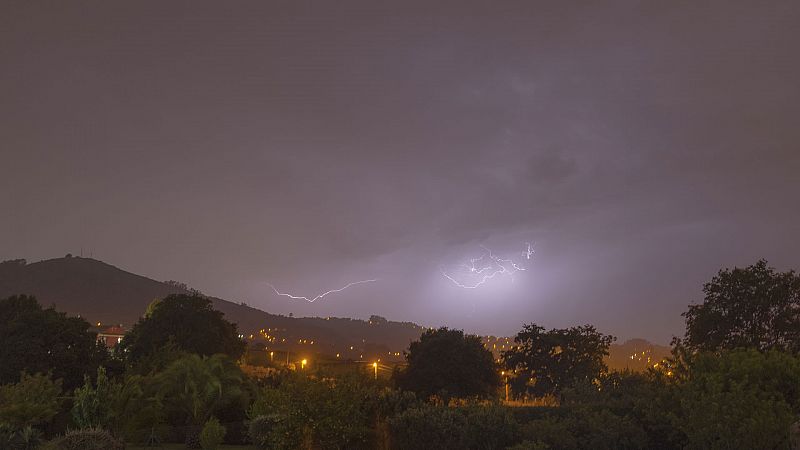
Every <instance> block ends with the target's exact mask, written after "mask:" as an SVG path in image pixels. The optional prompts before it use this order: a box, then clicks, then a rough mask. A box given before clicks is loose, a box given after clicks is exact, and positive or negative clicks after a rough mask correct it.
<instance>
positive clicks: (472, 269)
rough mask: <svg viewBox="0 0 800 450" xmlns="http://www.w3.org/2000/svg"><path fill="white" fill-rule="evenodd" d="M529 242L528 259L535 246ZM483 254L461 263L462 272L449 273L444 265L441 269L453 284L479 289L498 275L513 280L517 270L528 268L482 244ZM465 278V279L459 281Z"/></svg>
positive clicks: (521, 270) (526, 252)
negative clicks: (502, 256)
mask: <svg viewBox="0 0 800 450" xmlns="http://www.w3.org/2000/svg"><path fill="white" fill-rule="evenodd" d="M526 244H527V250H526V251H525V252H524V253H523V255H525V256H526V259H531V256H532V255H533V253H534V252H533V246H532V245H531V244H530V243H526ZM481 248H482V249H483V254H482V255H481V256H479V257H477V258H471V259H470V260H469V263H468V264H461V265H459V266H458V267H459V268H461V269H462V270H461V271H460V272H461V273H454V274H450V273H448V272H447V271H446V270H445V268H444V267H443V266H442V267H440V270H441V272H442V275H444V277H445V278H447V279H448V280H450V281H452V282H453V284H455V285H456V286H458V287H460V288H464V289H477V288H479V287H481V286H483V285H484V284H486V282H488V281H489V280H491V279H493V278H495V277H496V276H498V275H508V276H509V277H511V281H514V273H515V272H524V271H525V270H527V269H526V268H525V267H522V266H520V265H519V264H517V263H515V262H514V261H513V260H511V259H503V258H500V257H499V256H497V255H495V254H494V253H492V251H491V250H490V249H489V248H487V247H485V246H483V245H481ZM459 279H463V280H464V281H459Z"/></svg>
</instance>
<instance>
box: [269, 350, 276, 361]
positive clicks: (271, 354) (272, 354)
mask: <svg viewBox="0 0 800 450" xmlns="http://www.w3.org/2000/svg"><path fill="white" fill-rule="evenodd" d="M274 355H275V352H269V362H272V357H273V356H274Z"/></svg>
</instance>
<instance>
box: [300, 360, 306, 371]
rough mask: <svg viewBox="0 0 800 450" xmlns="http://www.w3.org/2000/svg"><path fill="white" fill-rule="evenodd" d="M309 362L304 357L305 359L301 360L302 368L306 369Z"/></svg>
mask: <svg viewBox="0 0 800 450" xmlns="http://www.w3.org/2000/svg"><path fill="white" fill-rule="evenodd" d="M307 362H308V361H306V360H305V359H304V360H302V361H300V369H302V370H305V369H306V363H307Z"/></svg>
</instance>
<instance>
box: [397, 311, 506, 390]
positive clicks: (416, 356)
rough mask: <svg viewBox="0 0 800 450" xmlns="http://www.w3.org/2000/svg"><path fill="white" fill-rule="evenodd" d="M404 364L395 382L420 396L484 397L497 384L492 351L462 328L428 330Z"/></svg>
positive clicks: (496, 369)
mask: <svg viewBox="0 0 800 450" xmlns="http://www.w3.org/2000/svg"><path fill="white" fill-rule="evenodd" d="M406 359H407V360H408V367H407V368H406V370H405V371H403V372H399V373H397V375H396V377H397V383H398V385H399V386H400V387H401V388H403V389H406V390H409V391H412V392H415V393H416V394H418V395H421V396H423V397H428V396H431V395H436V394H439V395H441V394H444V395H445V396H448V395H452V396H455V397H462V398H463V397H476V396H477V397H480V398H488V397H492V396H494V395H495V394H496V392H497V388H498V387H499V386H500V374H499V373H498V368H497V365H496V364H495V362H494V358H493V356H492V353H491V352H490V351H489V350H487V349H485V348H484V347H483V344H482V343H481V340H480V338H479V337H478V336H474V335H465V334H464V332H463V331H462V330H450V329H447V328H444V327H443V328H439V329H438V330H428V331H426V332H425V333H423V335H422V336H421V337H420V340H419V341H414V342H412V343H411V345H410V347H409V351H408V353H407V354H406Z"/></svg>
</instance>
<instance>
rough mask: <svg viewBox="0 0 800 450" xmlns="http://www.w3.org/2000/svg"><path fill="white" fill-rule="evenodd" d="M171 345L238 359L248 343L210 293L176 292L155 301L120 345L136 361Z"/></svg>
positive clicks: (131, 359)
mask: <svg viewBox="0 0 800 450" xmlns="http://www.w3.org/2000/svg"><path fill="white" fill-rule="evenodd" d="M167 346H170V347H174V348H176V349H178V350H181V351H184V352H188V353H194V354H198V355H205V356H208V355H213V354H216V353H223V354H225V355H228V356H230V357H231V358H232V359H238V358H239V357H241V356H242V354H243V353H244V348H245V343H244V341H242V340H241V339H240V338H239V335H238V332H237V331H236V325H235V324H233V323H231V322H228V321H227V320H225V318H224V317H223V314H222V313H221V312H220V311H217V310H215V309H214V308H213V307H212V305H211V300H209V299H208V298H207V297H203V296H200V295H186V294H175V295H170V296H168V297H166V298H164V299H163V300H161V301H160V302H157V303H156V302H154V303H151V305H150V307H149V308H148V315H147V316H145V317H143V318H141V319H139V321H138V322H137V323H136V325H134V326H133V328H131V330H130V332H128V334H126V335H125V337H124V338H123V339H122V342H121V343H120V349H121V350H122V351H123V352H124V353H125V356H126V358H127V359H128V360H129V361H131V362H133V363H137V362H138V361H140V360H142V359H143V358H147V357H150V356H152V355H153V354H156V353H158V352H159V351H160V350H161V349H162V348H164V347H167Z"/></svg>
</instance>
